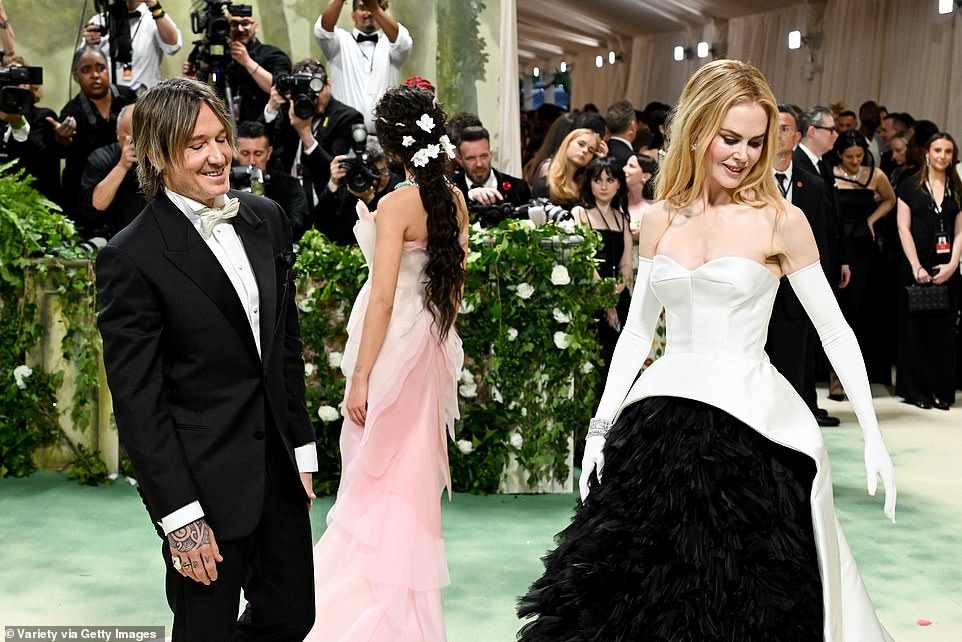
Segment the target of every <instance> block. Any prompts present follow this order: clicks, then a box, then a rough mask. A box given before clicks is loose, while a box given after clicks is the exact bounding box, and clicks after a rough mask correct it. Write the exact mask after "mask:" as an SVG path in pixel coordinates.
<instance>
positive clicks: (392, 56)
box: [314, 18, 414, 133]
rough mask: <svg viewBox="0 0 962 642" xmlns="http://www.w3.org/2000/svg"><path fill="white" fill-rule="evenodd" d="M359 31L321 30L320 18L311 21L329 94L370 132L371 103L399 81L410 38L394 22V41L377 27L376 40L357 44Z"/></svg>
mask: <svg viewBox="0 0 962 642" xmlns="http://www.w3.org/2000/svg"><path fill="white" fill-rule="evenodd" d="M359 33H361V32H360V31H358V30H357V29H354V31H353V32H351V33H349V32H347V31H345V30H344V29H341V28H340V27H334V31H325V30H324V27H323V25H322V24H321V18H318V19H317V22H316V23H315V24H314V37H315V38H317V42H318V44H319V45H320V46H321V51H323V52H324V56H325V57H326V58H327V62H328V65H329V66H330V70H329V71H330V75H331V95H332V96H333V97H334V98H335V99H336V100H339V101H341V102H342V103H344V104H345V105H350V106H351V107H353V108H354V109H356V110H358V111H359V112H361V115H363V116H364V125H365V126H366V127H367V130H368V132H370V133H374V106H375V105H377V101H378V100H380V99H381V96H383V95H384V92H385V91H387V89H388V88H389V87H396V86H397V85H399V84H400V68H401V65H403V64H404V61H405V60H407V57H408V54H410V53H411V48H412V47H413V46H414V41H413V40H411V34H410V33H409V32H408V30H407V28H406V27H405V26H404V25H402V24H398V34H397V39H395V41H394V42H391V41H390V40H388V38H387V36H386V35H384V32H383V31H381V30H378V31H377V32H375V33H376V34H377V42H376V43H373V42H361V43H359V42H357V40H356V38H357V34H359Z"/></svg>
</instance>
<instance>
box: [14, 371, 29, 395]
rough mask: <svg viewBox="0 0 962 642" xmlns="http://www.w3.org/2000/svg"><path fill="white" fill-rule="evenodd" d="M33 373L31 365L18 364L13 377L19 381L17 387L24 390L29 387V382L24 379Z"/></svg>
mask: <svg viewBox="0 0 962 642" xmlns="http://www.w3.org/2000/svg"><path fill="white" fill-rule="evenodd" d="M32 374H33V370H32V369H31V368H30V366H17V367H16V368H14V369H13V378H14V379H15V380H16V382H17V387H18V388H20V389H21V390H24V389H25V388H26V387H27V382H26V381H24V379H26V378H27V377H29V376H30V375H32Z"/></svg>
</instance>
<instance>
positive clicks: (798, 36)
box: [788, 31, 802, 49]
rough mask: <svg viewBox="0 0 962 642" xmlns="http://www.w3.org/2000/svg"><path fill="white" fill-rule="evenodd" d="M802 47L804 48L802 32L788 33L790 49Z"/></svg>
mask: <svg viewBox="0 0 962 642" xmlns="http://www.w3.org/2000/svg"><path fill="white" fill-rule="evenodd" d="M801 46H802V32H801V31H789V32H788V48H789V49H798V48H799V47H801Z"/></svg>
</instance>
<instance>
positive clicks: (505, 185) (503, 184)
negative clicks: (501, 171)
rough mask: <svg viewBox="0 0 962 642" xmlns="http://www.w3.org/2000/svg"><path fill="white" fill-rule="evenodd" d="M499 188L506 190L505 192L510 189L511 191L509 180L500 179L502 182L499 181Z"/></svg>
mask: <svg viewBox="0 0 962 642" xmlns="http://www.w3.org/2000/svg"><path fill="white" fill-rule="evenodd" d="M501 189H503V190H504V191H506V192H510V191H511V181H502V182H501Z"/></svg>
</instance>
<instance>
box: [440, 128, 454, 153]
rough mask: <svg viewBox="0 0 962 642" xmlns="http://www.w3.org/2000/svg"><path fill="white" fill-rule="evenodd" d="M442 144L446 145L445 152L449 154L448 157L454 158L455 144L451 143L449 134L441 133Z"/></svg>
mask: <svg viewBox="0 0 962 642" xmlns="http://www.w3.org/2000/svg"><path fill="white" fill-rule="evenodd" d="M441 146H442V147H444V153H445V154H447V155H448V158H454V145H452V144H451V139H450V138H448V135H447V134H442V135H441Z"/></svg>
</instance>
